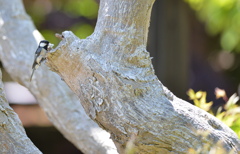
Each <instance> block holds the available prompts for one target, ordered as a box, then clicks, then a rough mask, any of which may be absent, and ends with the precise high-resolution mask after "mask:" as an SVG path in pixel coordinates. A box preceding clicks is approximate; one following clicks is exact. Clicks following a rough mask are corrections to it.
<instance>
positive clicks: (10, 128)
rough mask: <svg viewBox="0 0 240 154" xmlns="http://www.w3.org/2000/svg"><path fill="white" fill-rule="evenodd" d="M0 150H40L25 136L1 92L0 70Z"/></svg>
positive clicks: (11, 151) (12, 153)
mask: <svg viewBox="0 0 240 154" xmlns="http://www.w3.org/2000/svg"><path fill="white" fill-rule="evenodd" d="M0 151H1V153H3V154H5V153H11V154H15V153H16V154H17V153H35V154H40V153H41V152H40V151H39V150H38V148H37V147H36V146H35V145H34V144H33V143H32V141H31V140H30V139H29V138H28V137H27V135H26V132H25V130H24V128H23V126H22V123H21V121H20V119H19V118H18V116H17V114H16V113H15V112H14V111H13V109H12V108H11V107H10V106H9V105H8V102H7V99H6V96H5V93H4V92H3V84H2V72H1V71H0Z"/></svg>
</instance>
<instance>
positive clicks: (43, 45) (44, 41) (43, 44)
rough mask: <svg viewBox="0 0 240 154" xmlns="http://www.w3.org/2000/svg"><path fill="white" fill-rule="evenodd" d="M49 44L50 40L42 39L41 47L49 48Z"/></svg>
mask: <svg viewBox="0 0 240 154" xmlns="http://www.w3.org/2000/svg"><path fill="white" fill-rule="evenodd" d="M48 44H49V42H48V41H47V40H42V41H41V42H40V43H39V47H41V48H45V49H47V48H48Z"/></svg>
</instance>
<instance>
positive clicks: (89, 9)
mask: <svg viewBox="0 0 240 154" xmlns="http://www.w3.org/2000/svg"><path fill="white" fill-rule="evenodd" d="M24 4H25V8H26V11H27V13H28V14H29V15H30V16H31V18H32V19H33V21H34V23H35V25H36V27H37V29H38V30H39V31H40V33H41V34H42V35H43V36H44V38H45V39H46V40H49V41H50V42H51V43H53V44H58V42H59V40H58V39H57V38H56V37H55V33H61V32H62V31H64V30H70V31H72V32H73V33H74V34H75V35H77V36H78V37H80V38H81V39H84V38H86V37H87V36H89V35H91V34H92V32H93V30H94V25H95V22H94V21H95V20H96V18H97V14H98V7H99V6H98V3H97V2H96V0H68V1H65V0H50V1H44V2H43V1H41V0H38V1H24ZM49 14H51V15H52V14H55V16H49V17H48V18H49V19H48V20H47V21H46V18H47V16H48V15H49ZM56 14H59V15H61V14H64V15H66V16H67V17H69V18H68V19H69V20H67V21H70V20H71V21H74V22H72V24H71V22H70V23H69V24H66V25H69V27H64V28H62V27H61V26H60V27H61V28H59V27H57V26H56V25H58V23H59V25H64V24H60V23H63V22H67V21H64V19H62V18H61V17H59V16H56ZM56 17H58V19H57V20H56ZM80 17H81V18H80ZM65 18H66V17H65ZM51 20H52V21H51ZM76 20H78V21H79V22H78V23H76ZM46 22H48V28H49V29H47V28H46V27H44V26H45V25H46ZM51 22H54V24H53V26H49V25H51Z"/></svg>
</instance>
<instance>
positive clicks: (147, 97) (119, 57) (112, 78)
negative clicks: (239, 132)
mask: <svg viewBox="0 0 240 154" xmlns="http://www.w3.org/2000/svg"><path fill="white" fill-rule="evenodd" d="M138 7H140V9H136V8H138ZM151 7H152V0H134V1H128V0H102V1H101V5H100V11H99V13H100V14H99V18H98V23H97V27H96V29H95V31H94V34H93V35H91V36H90V37H88V38H87V39H84V40H80V39H79V38H77V37H76V36H75V35H74V34H72V33H71V32H64V33H63V36H64V39H63V40H62V42H61V43H60V44H59V46H58V47H57V48H56V49H55V50H54V51H53V52H52V53H50V54H48V57H47V59H48V62H47V65H48V66H49V67H50V68H51V69H52V70H53V71H55V72H57V73H58V74H59V75H60V76H61V77H62V78H63V79H64V80H65V82H66V83H67V84H68V85H69V87H70V88H71V89H72V90H73V91H74V92H75V93H76V94H77V95H78V97H79V98H80V100H81V104H82V105H83V107H84V109H85V111H86V113H87V114H88V115H89V116H90V117H91V118H92V119H93V120H94V121H96V122H97V123H98V124H99V125H100V126H101V127H102V128H104V129H105V130H107V131H109V132H110V133H111V138H112V139H113V140H114V142H115V144H116V145H117V147H118V151H119V152H120V153H123V152H124V149H125V147H126V145H127V143H128V141H129V140H131V138H132V136H135V137H134V138H135V140H134V143H135V148H136V149H135V150H136V152H137V153H168V152H169V153H170V152H173V153H186V152H187V151H188V150H189V149H190V148H193V149H203V148H204V146H206V145H208V146H209V147H214V146H219V144H217V142H221V144H222V148H224V149H225V150H226V151H227V152H229V151H231V150H232V151H234V153H237V152H238V151H239V150H240V141H239V140H238V138H237V136H236V134H235V133H234V132H233V131H232V130H231V129H230V128H228V127H227V126H225V125H224V124H223V123H221V122H220V121H219V120H217V119H216V118H215V117H213V116H212V115H210V114H208V113H206V112H205V111H203V110H201V109H199V108H197V107H195V106H193V105H191V104H189V103H188V102H185V101H183V100H181V99H179V98H177V97H176V96H174V95H173V94H172V93H171V92H170V91H168V90H167V89H166V88H165V87H164V86H163V85H162V84H161V83H160V82H159V80H158V79H157V77H156V76H155V75H154V70H153V67H152V65H151V58H150V56H149V53H148V52H147V51H146V48H145V45H146V41H145V39H146V34H145V33H146V31H147V30H146V27H148V24H149V18H150V17H149V14H150V11H151ZM128 14H129V16H128ZM141 19H142V20H141ZM143 21H145V22H143ZM105 23H106V24H105ZM138 32H139V33H138ZM203 134H208V135H207V136H206V135H203Z"/></svg>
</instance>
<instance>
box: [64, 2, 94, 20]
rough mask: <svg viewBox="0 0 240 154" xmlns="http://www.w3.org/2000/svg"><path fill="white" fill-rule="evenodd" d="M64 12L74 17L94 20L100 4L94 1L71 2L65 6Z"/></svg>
mask: <svg viewBox="0 0 240 154" xmlns="http://www.w3.org/2000/svg"><path fill="white" fill-rule="evenodd" d="M64 10H65V11H66V12H68V13H69V14H72V15H74V16H84V17H87V18H90V19H93V18H96V17H97V13H98V4H97V3H96V1H94V0H77V1H76V0H70V1H68V2H67V3H66V5H65V6H64Z"/></svg>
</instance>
